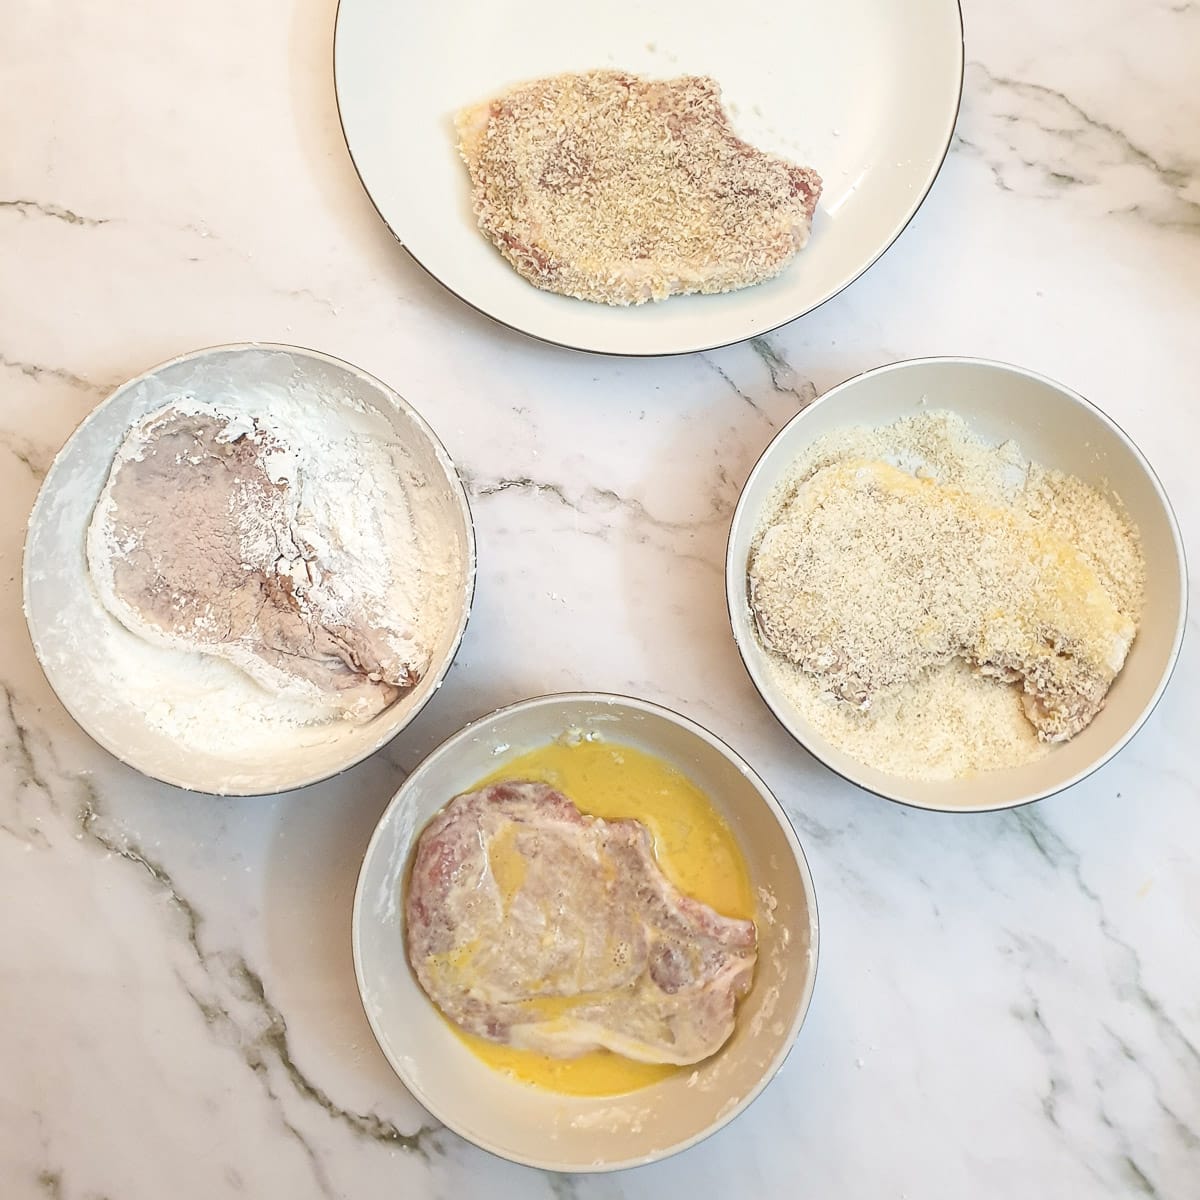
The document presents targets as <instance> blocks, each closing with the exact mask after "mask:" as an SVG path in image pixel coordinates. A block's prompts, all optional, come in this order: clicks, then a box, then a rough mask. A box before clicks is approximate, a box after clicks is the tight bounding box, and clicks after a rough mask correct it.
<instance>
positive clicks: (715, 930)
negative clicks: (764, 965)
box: [405, 782, 757, 1064]
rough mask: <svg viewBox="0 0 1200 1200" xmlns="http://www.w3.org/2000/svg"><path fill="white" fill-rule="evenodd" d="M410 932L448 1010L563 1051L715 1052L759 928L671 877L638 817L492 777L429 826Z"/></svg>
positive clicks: (656, 1057)
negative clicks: (592, 812) (609, 816)
mask: <svg viewBox="0 0 1200 1200" xmlns="http://www.w3.org/2000/svg"><path fill="white" fill-rule="evenodd" d="M405 934H406V940H407V946H408V957H409V961H410V962H411V963H412V966H413V970H414V971H415V972H416V975H417V979H418V980H419V981H420V984H421V986H422V988H424V990H425V992H426V993H427V994H428V996H429V997H430V999H431V1000H433V1002H434V1003H435V1004H436V1005H437V1006H438V1007H439V1008H440V1009H441V1010H442V1012H443V1013H444V1014H445V1015H446V1016H447V1017H449V1018H450V1019H451V1020H452V1021H454V1022H455V1023H456V1024H457V1025H459V1026H461V1027H462V1028H463V1029H465V1030H468V1031H469V1032H471V1033H475V1034H478V1035H480V1036H481V1037H485V1038H488V1039H490V1040H492V1041H495V1042H503V1043H507V1044H510V1045H513V1046H517V1047H520V1048H523V1049H529V1050H536V1051H540V1052H541V1053H543V1054H548V1055H551V1056H553V1057H556V1058H573V1057H575V1056H577V1055H579V1054H582V1053H584V1052H586V1051H588V1050H595V1049H601V1048H605V1049H608V1050H612V1051H615V1052H616V1053H618V1054H623V1055H625V1056H626V1057H627V1058H633V1059H638V1060H640V1061H642V1062H658V1063H678V1064H683V1063H692V1062H698V1061H700V1060H701V1059H703V1058H707V1057H708V1056H709V1055H710V1054H713V1053H715V1052H716V1051H717V1050H718V1049H719V1048H720V1047H721V1046H722V1045H723V1044H724V1043H725V1041H726V1040H727V1039H728V1038H729V1035H730V1034H731V1033H732V1032H733V1022H734V1007H735V1005H736V1004H737V1001H738V1000H739V999H740V998H741V997H742V996H743V995H744V994H745V993H746V992H747V990H748V989H749V987H750V981H751V977H752V975H753V972H754V964H755V958H756V953H757V951H756V934H755V928H754V923H753V922H752V921H739V920H734V919H732V918H729V917H723V916H721V915H720V914H719V913H716V912H714V911H713V910H712V909H711V908H709V907H708V906H707V905H705V904H702V903H700V902H699V901H698V900H694V899H692V898H691V897H689V896H685V895H684V894H683V893H681V892H680V891H678V889H676V888H675V887H674V886H673V885H672V884H671V883H670V881H669V880H667V879H666V877H665V876H664V875H663V873H662V871H661V870H660V869H659V867H658V865H657V863H656V862H655V860H654V852H653V847H652V845H651V840H650V835H649V833H648V832H647V830H646V827H645V826H644V825H642V824H641V822H639V821H634V820H619V821H605V820H602V819H600V818H598V817H591V816H585V815H584V814H582V813H581V812H580V811H579V809H577V808H576V807H575V805H574V804H572V803H571V801H570V800H568V799H567V797H566V796H564V795H562V794H561V793H560V792H557V791H555V790H554V789H553V788H552V787H549V786H548V785H546V784H544V783H522V782H505V783H496V784H492V785H490V786H488V787H485V788H482V789H480V790H479V791H476V792H471V793H468V794H466V795H463V796H459V797H458V798H457V799H455V800H453V801H451V803H450V804H449V805H447V807H446V808H445V809H443V810H442V812H441V813H440V814H439V815H438V816H437V817H435V818H434V819H433V820H432V821H431V822H430V823H429V825H428V826H427V827H426V828H425V830H424V832H423V833H422V834H421V836H420V839H419V840H418V842H417V847H416V852H415V855H414V858H413V864H412V872H411V876H410V879H409V884H408V895H407V899H406V902H405Z"/></svg>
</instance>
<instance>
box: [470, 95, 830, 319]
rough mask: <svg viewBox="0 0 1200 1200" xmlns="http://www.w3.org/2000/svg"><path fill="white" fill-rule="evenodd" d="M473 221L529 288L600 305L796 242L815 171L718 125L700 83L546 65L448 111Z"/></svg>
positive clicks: (815, 190) (672, 287) (744, 281)
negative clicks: (539, 75)
mask: <svg viewBox="0 0 1200 1200" xmlns="http://www.w3.org/2000/svg"><path fill="white" fill-rule="evenodd" d="M455 124H456V128H457V130H458V136H459V150H460V152H461V154H462V156H463V159H464V160H465V161H466V164H467V169H468V170H469V171H470V175H471V185H472V193H473V199H474V205H475V212H476V214H477V215H478V217H479V227H480V228H481V229H482V230H483V232H484V233H485V234H486V235H487V236H488V238H490V239H491V241H492V242H494V243H495V245H496V246H497V248H498V249H499V250H500V253H501V254H503V255H504V257H505V258H506V259H508V261H509V262H510V263H511V264H512V265H513V266H514V267H515V268H516V269H517V271H518V272H519V273H520V274H521V275H522V276H523V277H524V278H525V279H527V280H529V282H530V283H532V284H534V285H535V286H536V287H539V288H544V289H545V290H547V291H551V292H559V293H561V294H563V295H566V296H575V297H577V298H579V299H581V300H592V301H596V302H598V303H602V304H620V305H624V304H643V303H644V302H645V301H647V300H663V299H666V297H668V296H674V295H680V294H683V293H686V292H728V291H733V290H734V289H735V288H743V287H750V286H751V285H753V284H756V283H761V282H762V281H763V280H765V279H770V278H772V276H775V275H778V274H779V272H780V271H782V270H783V268H784V267H786V266H787V264H788V263H789V262H790V261H791V259H792V258H793V257H794V256H795V254H796V252H797V251H798V250H801V249H803V247H804V245H805V243H807V241H808V235H809V230H810V229H811V227H812V218H813V212H814V210H815V209H816V206H817V201H818V200H819V199H820V195H821V177H820V176H819V175H818V174H817V173H816V172H815V171H814V170H812V169H811V168H809V167H800V166H797V165H796V164H795V163H791V162H789V161H788V160H787V159H785V158H781V157H779V156H778V155H775V154H768V153H766V152H764V151H761V150H756V149H755V148H754V147H753V146H749V145H747V144H746V143H745V142H743V141H742V140H741V139H740V138H738V137H737V136H736V135H735V134H734V133H733V131H732V130H731V129H730V127H729V119H728V117H727V116H726V114H725V111H724V109H723V108H722V107H721V91H720V88H719V87H718V86H717V84H716V83H715V82H714V81H713V80H712V79H709V78H706V77H704V76H698V75H688V76H683V77H681V78H679V79H671V80H666V81H663V82H654V81H649V80H645V79H640V78H638V77H637V76H635V75H628V74H625V73H623V72H621V71H591V72H588V73H586V74H578V75H556V76H554V77H553V78H548V79H538V80H534V81H533V82H531V83H525V84H521V85H519V86H517V87H514V88H511V89H510V90H509V91H507V92H504V93H503V94H501V95H499V96H497V97H496V98H495V99H493V100H490V101H487V102H485V103H483V104H479V105H476V106H475V107H473V108H467V109H464V110H463V111H462V112H460V113H459V114H458V116H457V118H456V121H455Z"/></svg>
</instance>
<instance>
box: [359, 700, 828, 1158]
mask: <svg viewBox="0 0 1200 1200" xmlns="http://www.w3.org/2000/svg"><path fill="white" fill-rule="evenodd" d="M563 701H581V702H593V703H601V704H603V703H610V704H611V703H616V704H624V705H630V706H632V707H634V708H637V709H641V710H642V711H645V712H650V713H652V714H655V715H657V716H660V717H664V718H666V719H667V720H668V721H672V722H674V723H676V724H678V725H679V726H681V727H682V728H683V729H685V730H686V731H687V732H688V733H690V734H693V735H697V736H699V737H701V739H702V740H707V741H708V742H709V744H710V745H712V746H713V747H714V748H715V749H716V750H717V752H718V753H719V754H721V755H723V756H724V757H725V758H726V759H728V760H729V762H730V763H731V764H732V765H733V766H735V767H736V768H737V769H738V771H740V772H741V774H742V775H743V776H744V777H745V778H746V779H747V780H748V781H749V783H750V784H751V786H752V787H753V788H754V789H755V791H757V792H758V794H759V795H760V797H762V799H763V800H764V802H765V803H766V804H767V807H768V808H769V809H770V810H771V811H772V812H773V813H774V815H775V818H776V820H777V821H778V822H779V824H780V827H781V828H782V830H783V833H784V837H785V838H787V839H788V841H789V842H790V843H791V845H792V847H793V849H794V852H795V858H796V862H797V864H798V866H799V867H800V876H801V881H802V884H803V888H804V897H805V903H806V905H807V906H808V907H809V909H810V912H809V932H810V938H811V945H810V953H809V968H808V972H807V976H806V986H805V989H804V995H803V998H802V1002H801V1004H800V1006H799V1008H798V1010H797V1013H796V1017H795V1022H794V1023H795V1028H794V1029H793V1030H792V1031H791V1033H790V1034H789V1036H788V1039H787V1042H786V1044H785V1045H784V1047H783V1049H782V1052H781V1053H780V1054H779V1056H778V1060H777V1061H776V1062H774V1063H772V1064H771V1066H770V1068H769V1069H768V1070H767V1071H766V1072H764V1074H763V1076H762V1078H761V1079H760V1080H759V1081H758V1083H757V1084H755V1086H754V1088H752V1089H751V1090H750V1091H749V1092H748V1093H747V1094H746V1095H744V1096H742V1097H741V1099H740V1101H739V1103H738V1104H737V1105H736V1106H735V1107H734V1108H733V1109H732V1110H731V1111H730V1112H729V1113H728V1114H726V1115H725V1116H722V1117H720V1118H718V1119H717V1120H716V1121H715V1122H714V1123H713V1124H712V1126H711V1127H709V1128H707V1129H706V1130H705V1131H704V1132H703V1133H700V1134H698V1135H696V1136H695V1137H693V1138H690V1139H687V1140H685V1141H683V1142H681V1143H679V1145H677V1146H673V1147H672V1148H671V1149H669V1150H668V1151H666V1152H665V1153H662V1154H650V1155H643V1156H641V1157H639V1158H635V1159H630V1160H627V1161H620V1162H614V1163H603V1164H594V1163H589V1164H587V1165H585V1166H563V1165H562V1164H561V1163H555V1162H553V1161H551V1160H544V1161H542V1162H531V1161H529V1160H528V1159H521V1158H515V1157H513V1156H511V1155H508V1154H506V1153H505V1152H504V1151H503V1150H502V1149H499V1148H498V1147H496V1146H493V1145H491V1144H487V1145H485V1144H484V1143H483V1142H482V1141H479V1140H477V1139H476V1138H475V1137H474V1136H471V1135H469V1134H467V1133H465V1132H464V1131H463V1130H462V1129H460V1128H459V1127H458V1125H457V1124H456V1123H455V1122H453V1121H451V1120H448V1119H447V1118H446V1116H445V1115H444V1114H443V1113H441V1112H437V1111H435V1110H434V1109H433V1108H432V1107H431V1106H430V1104H429V1102H428V1100H427V1098H426V1096H425V1095H424V1093H423V1092H422V1090H421V1089H420V1088H419V1087H417V1086H416V1085H414V1084H412V1083H410V1082H409V1081H408V1079H406V1078H405V1077H404V1076H403V1075H401V1074H400V1071H399V1069H398V1068H397V1067H396V1065H395V1063H394V1062H393V1061H392V1059H391V1056H390V1055H389V1054H388V1052H387V1050H386V1048H385V1046H384V1038H383V1037H382V1035H381V1034H380V1032H379V1030H378V1029H376V1027H375V1020H374V1018H373V1016H372V1014H371V1010H370V1008H369V1007H368V1005H367V1000H366V995H365V991H366V986H365V982H364V979H363V969H362V961H361V958H360V955H359V924H360V917H359V914H360V912H361V910H362V905H363V894H362V892H363V884H364V879H365V876H366V871H367V864H368V863H369V862H370V861H371V859H372V857H373V856H374V855H375V853H376V843H377V842H378V840H379V837H380V833H381V830H382V829H383V825H384V822H385V821H386V820H387V818H388V815H389V814H390V813H391V811H392V808H393V807H394V806H395V805H396V804H397V803H398V802H399V800H400V798H401V796H402V795H403V794H404V792H405V790H406V789H407V788H408V787H409V785H410V784H411V782H412V780H413V779H414V778H416V777H417V776H418V775H419V773H420V772H421V771H422V770H423V769H425V768H426V767H427V765H428V764H429V763H431V762H433V760H434V759H436V758H440V757H441V755H442V754H444V753H446V752H447V751H448V750H449V749H450V748H451V747H452V746H453V745H455V744H457V743H458V742H459V741H460V740H462V739H464V738H466V737H468V736H470V735H471V734H472V733H476V732H478V730H479V729H480V727H481V726H483V725H486V724H487V723H488V722H490V721H493V720H494V719H495V718H497V717H500V716H503V715H505V714H507V713H510V712H514V711H516V710H518V709H523V708H531V707H536V706H538V705H542V704H546V703H551V702H563ZM452 798H453V797H449V796H448V797H447V798H446V799H447V802H449V800H451V799H452ZM403 869H404V866H403V864H402V870H401V873H402V874H403ZM820 943H821V935H820V914H819V911H818V907H817V891H816V885H815V884H814V882H813V877H812V870H811V868H810V867H809V865H808V857H807V855H805V853H804V847H803V845H802V844H801V842H800V838H799V835H798V834H797V833H796V827H795V825H794V824H793V823H792V819H791V817H790V816H788V813H787V810H786V809H785V808H784V807H783V805H782V804H781V803H780V802H779V799H778V797H777V796H776V795H775V793H774V792H773V791H772V790H771V789H770V788H769V787H768V786H767V785H766V783H765V781H764V780H763V778H762V777H761V776H760V775H759V774H758V772H757V771H756V770H755V769H754V768H753V767H752V766H751V765H750V764H749V763H748V762H747V761H746V760H745V759H744V758H743V757H742V756H741V755H740V754H739V753H738V752H737V751H736V750H734V749H733V747H732V746H730V745H729V744H728V743H727V742H726V741H725V740H724V738H721V737H718V736H717V734H715V733H713V732H712V730H710V729H708V728H706V727H705V726H703V725H701V724H700V723H699V722H698V721H695V720H693V719H692V718H691V717H687V716H684V715H683V714H682V713H679V712H676V711H675V710H674V709H670V708H667V707H666V706H665V705H662V704H656V703H654V702H653V701H650V700H642V699H640V698H639V697H637V696H627V695H623V694H621V693H617V692H549V693H547V694H545V695H542V696H530V697H527V698H526V699H524V700H517V701H514V702H513V703H511V704H504V705H501V706H500V707H499V708H495V709H492V710H491V711H490V712H487V713H484V714H483V715H482V716H479V717H476V718H475V719H474V720H472V721H469V722H468V723H467V724H466V725H463V726H462V727H461V728H460V729H457V730H456V731H455V732H454V733H452V734H450V735H449V736H448V737H446V738H444V739H443V740H442V741H441V742H439V743H438V745H437V746H435V747H434V748H433V749H432V750H431V751H430V752H429V753H428V754H427V755H425V756H424V757H423V758H422V759H421V761H420V762H419V763H418V764H417V765H416V766H415V767H414V768H413V769H412V770H411V771H410V772H409V773H408V775H407V776H406V777H405V779H404V782H403V783H401V785H400V787H399V788H398V789H397V790H396V792H395V793H394V794H393V796H392V798H391V799H390V800H389V801H388V803H387V806H386V807H385V808H384V810H383V812H382V813H381V814H380V817H379V820H378V822H376V825H375V829H374V830H373V831H372V833H371V837H370V840H369V841H368V842H367V848H366V851H365V852H364V854H363V861H362V865H361V866H360V867H359V872H358V879H357V881H356V883H355V885H354V900H353V909H352V917H351V950H352V953H353V957H354V978H355V982H356V983H357V985H358V998H359V1003H360V1004H361V1005H362V1009H363V1014H364V1015H365V1016H366V1018H367V1024H368V1025H369V1026H370V1027H371V1033H372V1035H373V1036H374V1038H375V1041H376V1043H377V1045H378V1046H379V1049H380V1052H381V1053H382V1054H383V1057H384V1058H385V1059H386V1060H387V1063H388V1065H389V1066H390V1067H391V1068H392V1070H393V1071H394V1072H395V1073H396V1075H397V1076H398V1077H399V1078H400V1081H401V1082H402V1083H403V1084H404V1086H405V1087H406V1088H408V1090H409V1091H410V1092H412V1094H413V1096H414V1097H415V1099H416V1100H417V1101H418V1103H420V1104H421V1105H422V1106H423V1107H424V1108H425V1109H426V1110H427V1111H428V1112H430V1113H431V1114H432V1115H433V1116H434V1117H435V1118H436V1119H437V1120H439V1121H441V1123H442V1124H443V1125H445V1126H446V1128H448V1129H450V1130H452V1131H453V1132H454V1133H455V1134H457V1135H458V1136H459V1137H461V1138H463V1139H464V1140H465V1141H468V1142H470V1143H471V1144H472V1145H473V1146H477V1147H478V1148H479V1149H480V1150H483V1151H485V1152H486V1153H488V1154H491V1155H494V1156H495V1157H496V1158H500V1159H504V1160H505V1161H507V1162H514V1163H517V1164H518V1165H520V1166H531V1167H536V1168H539V1169H541V1170H553V1171H562V1172H564V1173H570V1174H575V1173H583V1172H587V1173H596V1174H601V1173H609V1172H612V1171H623V1170H627V1169H629V1168H632V1167H638V1166H645V1165H648V1164H649V1163H652V1162H663V1161H665V1160H666V1159H668V1158H673V1157H674V1156H675V1155H677V1154H681V1153H683V1151H685V1150H690V1149H691V1148H692V1147H693V1146H698V1145H699V1144H700V1143H701V1142H703V1141H707V1140H708V1138H710V1137H712V1135H713V1134H715V1133H719V1132H720V1131H721V1130H722V1129H724V1128H725V1127H726V1126H728V1125H729V1124H730V1123H731V1122H733V1121H735V1120H736V1119H737V1118H738V1117H739V1116H741V1115H742V1113H744V1112H746V1110H747V1109H749V1108H750V1106H751V1105H752V1104H753V1103H754V1101H755V1100H757V1099H758V1097H759V1096H761V1095H762V1093H763V1092H764V1091H765V1090H766V1088H767V1085H768V1084H769V1083H771V1081H772V1080H773V1079H774V1078H775V1076H776V1075H777V1074H778V1073H779V1071H780V1070H781V1068H782V1067H783V1064H784V1063H785V1062H786V1061H787V1059H788V1056H789V1055H790V1054H791V1052H792V1049H793V1048H794V1046H795V1045H796V1042H797V1041H798V1040H799V1037H800V1031H801V1029H802V1028H803V1027H804V1022H805V1021H806V1020H807V1019H808V1013H809V1009H810V1008H811V1007H812V998H813V994H814V992H815V991H816V985H817V970H818V967H819V962H820ZM405 962H406V964H407V958H406V959H405ZM718 1053H719V1052H718ZM650 1086H653V1085H650Z"/></svg>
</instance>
